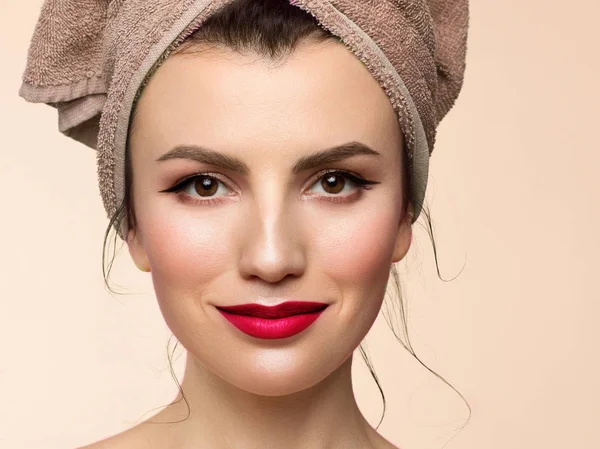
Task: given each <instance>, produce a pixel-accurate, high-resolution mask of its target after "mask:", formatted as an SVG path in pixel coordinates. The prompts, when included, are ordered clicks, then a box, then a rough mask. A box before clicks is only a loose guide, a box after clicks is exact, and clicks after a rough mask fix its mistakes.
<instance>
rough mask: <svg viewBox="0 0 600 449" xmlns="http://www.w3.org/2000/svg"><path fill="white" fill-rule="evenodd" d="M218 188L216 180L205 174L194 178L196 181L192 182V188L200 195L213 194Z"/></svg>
mask: <svg viewBox="0 0 600 449" xmlns="http://www.w3.org/2000/svg"><path fill="white" fill-rule="evenodd" d="M218 188H219V184H218V181H217V180H216V179H213V178H209V177H207V176H204V177H203V176H200V177H199V178H198V179H196V182H194V189H195V190H196V192H198V194H199V195H201V196H211V195H214V194H215V192H216V191H217V189H218Z"/></svg>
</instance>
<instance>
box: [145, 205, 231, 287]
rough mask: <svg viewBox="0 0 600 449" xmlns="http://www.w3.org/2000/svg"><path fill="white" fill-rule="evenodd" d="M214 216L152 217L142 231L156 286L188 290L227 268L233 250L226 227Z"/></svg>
mask: <svg viewBox="0 0 600 449" xmlns="http://www.w3.org/2000/svg"><path fill="white" fill-rule="evenodd" d="M216 222H217V221H216V220H215V219H214V217H213V218H212V219H208V218H207V219H205V220H195V221H191V220H190V218H189V217H181V218H178V217H177V216H176V215H171V216H170V217H169V218H168V219H157V220H152V221H150V222H149V223H148V222H147V223H148V224H149V226H147V229H146V230H145V231H144V247H145V250H146V253H147V254H148V258H149V261H150V266H151V267H152V273H153V275H152V276H153V279H154V282H155V287H157V288H160V286H164V285H168V286H170V287H171V288H174V289H176V290H184V291H185V290H189V289H194V288H197V287H198V286H200V285H203V284H205V283H208V282H210V281H211V280H213V279H215V278H216V277H218V276H219V274H220V273H223V272H224V271H226V265H227V263H228V260H229V258H230V257H231V255H232V254H233V250H232V248H230V246H229V245H230V244H231V243H230V242H232V239H231V238H230V236H229V231H228V230H227V229H226V228H224V227H219V226H216V224H215V223H216Z"/></svg>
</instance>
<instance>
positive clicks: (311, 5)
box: [19, 0, 469, 238]
mask: <svg viewBox="0 0 600 449" xmlns="http://www.w3.org/2000/svg"><path fill="white" fill-rule="evenodd" d="M233 1H237V0H156V1H152V2H149V1H147V0H127V1H124V0H77V1H73V0H46V2H45V3H44V5H43V7H42V11H41V14H40V17H39V20H38V23H37V25H36V28H35V31H34V35H33V38H32V42H31V46H30V48H29V53H28V59H27V66H26V68H25V72H24V74H23V84H22V86H21V89H20V91H19V94H20V95H21V96H22V97H23V98H25V99H26V100H27V101H30V102H36V103H46V104H49V105H51V106H54V107H56V108H57V110H58V118H59V130H60V131H61V132H62V133H64V134H65V135H67V136H69V137H72V138H73V139H76V140H77V141H79V142H82V143H84V144H85V145H87V146H89V147H91V148H94V149H96V150H97V162H98V181H99V186H100V193H101V196H102V200H103V203H104V207H105V209H106V212H107V214H108V216H109V217H111V216H113V214H114V213H115V211H116V210H117V208H118V207H119V205H120V204H121V203H122V201H123V200H124V197H125V151H126V148H127V134H128V129H129V121H130V117H131V112H132V108H133V106H134V102H135V101H136V99H137V97H138V96H139V90H140V87H141V86H143V84H144V83H145V81H147V78H148V76H150V75H151V73H152V71H153V70H155V69H156V67H157V64H158V63H160V61H161V60H164V58H165V57H167V56H168V54H169V53H170V52H172V51H173V50H174V49H175V48H177V46H178V45H179V44H180V43H181V42H183V41H184V40H185V38H186V37H187V36H189V35H190V34H191V33H192V32H193V31H194V30H196V29H198V27H200V26H202V23H203V22H204V21H205V20H206V19H207V18H208V17H210V15H211V14H213V13H214V12H215V11H217V10H218V9H219V8H220V7H222V6H224V5H227V4H229V3H231V2H233ZM257 1H258V0H257ZM282 1H285V0H282ZM288 1H289V2H290V3H291V4H292V5H294V6H297V7H299V8H301V9H303V10H304V11H306V12H308V13H310V14H311V15H312V16H314V17H315V18H316V20H317V21H318V23H319V25H321V26H322V27H323V28H324V29H326V30H328V31H329V32H331V33H332V34H334V35H336V36H338V37H339V38H340V39H341V41H342V42H343V43H344V44H345V45H346V47H347V48H348V49H349V50H350V51H352V52H353V53H354V54H355V56H356V57H357V58H359V59H360V60H361V61H362V62H363V63H364V64H365V66H366V67H367V68H368V69H369V71H370V73H371V74H372V75H373V77H374V78H375V79H377V81H378V82H379V83H380V85H381V86H382V88H383V89H384V90H385V92H386V94H387V95H388V97H389V99H390V102H391V104H392V106H393V107H394V110H395V111H396V113H397V116H398V120H399V123H400V126H401V129H402V132H403V134H404V136H405V142H406V152H407V156H408V177H409V187H410V200H411V203H412V205H413V212H414V215H413V223H414V222H415V221H416V220H417V218H418V217H419V214H420V211H421V208H422V204H423V201H424V197H425V189H426V186H427V177H428V171H429V157H430V156H431V153H432V151H433V147H434V144H435V138H436V128H437V125H438V123H439V122H440V120H442V118H443V117H444V116H445V115H446V114H447V112H448V111H449V110H450V108H451V107H452V106H453V104H454V102H455V100H456V98H457V97H458V94H459V92H460V90H461V88H462V84H463V77H464V72H465V59H466V45H467V31H468V21H469V14H468V0H370V1H367V0H331V1H327V0H288ZM125 222H126V220H125ZM125 226H126V224H125ZM126 232H127V228H126V227H122V228H121V229H117V233H118V234H119V236H120V237H121V238H125V237H126Z"/></svg>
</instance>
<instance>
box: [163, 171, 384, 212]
mask: <svg viewBox="0 0 600 449" xmlns="http://www.w3.org/2000/svg"><path fill="white" fill-rule="evenodd" d="M332 174H335V175H342V176H343V177H345V178H348V179H349V180H350V181H351V182H352V183H354V184H355V185H356V186H357V188H358V189H359V191H360V190H371V189H372V187H371V185H373V184H379V182H376V181H369V180H366V179H364V178H361V177H359V176H356V175H354V174H353V173H351V172H349V171H346V170H325V171H323V172H322V173H319V176H317V177H316V180H315V183H316V182H317V181H319V180H320V179H322V178H323V177H325V176H326V175H332ZM200 177H202V178H204V177H206V178H212V179H214V180H216V181H218V182H221V183H223V184H225V185H227V182H225V181H224V180H222V179H221V177H220V175H218V174H216V173H207V172H204V173H195V174H193V175H190V176H187V177H185V178H183V179H182V180H181V181H179V182H177V184H176V185H174V186H173V187H171V188H169V189H166V190H161V192H165V193H175V194H177V195H180V196H181V197H182V198H183V200H184V201H185V202H190V203H192V204H202V205H207V206H212V205H216V204H220V203H222V202H223V201H226V199H225V197H220V198H208V199H203V200H198V199H195V198H194V197H191V196H190V195H185V194H183V195H182V194H181V193H182V191H183V190H184V188H185V187H187V186H188V185H189V184H190V183H191V182H192V181H194V180H195V179H197V178H200ZM315 183H313V185H314V184H315ZM354 196H355V193H351V194H349V195H345V196H337V195H332V196H324V197H322V198H325V199H324V201H329V202H332V203H345V202H347V201H350V200H351V199H352V198H353V197H354Z"/></svg>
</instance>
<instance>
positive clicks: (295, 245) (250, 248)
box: [239, 201, 306, 283]
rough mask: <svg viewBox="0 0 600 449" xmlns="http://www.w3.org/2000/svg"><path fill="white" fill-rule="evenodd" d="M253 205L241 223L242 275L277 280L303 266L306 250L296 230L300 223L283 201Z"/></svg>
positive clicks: (301, 268) (240, 262)
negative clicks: (275, 204)
mask: <svg viewBox="0 0 600 449" xmlns="http://www.w3.org/2000/svg"><path fill="white" fill-rule="evenodd" d="M267 208H268V209H269V211H268V212H267V213H261V212H259V209H260V208H258V207H254V208H253V209H252V210H251V211H249V214H248V220H247V221H246V223H244V225H245V226H244V230H243V233H242V234H243V237H242V248H241V257H240V261H239V269H240V273H241V275H242V276H243V277H244V278H245V279H250V278H252V277H257V278H260V279H262V280H264V281H265V282H269V283H277V282H280V281H282V280H283V279H284V278H285V277H286V276H288V275H291V276H296V277H298V276H300V275H302V273H303V272H304V270H305V265H306V260H305V253H304V249H303V246H302V242H301V240H300V239H301V236H300V233H299V232H298V230H299V228H298V227H299V226H300V223H299V221H300V220H298V217H295V216H294V215H293V213H292V212H293V211H292V210H291V207H286V206H285V204H283V201H281V202H279V201H278V202H277V206H274V207H273V206H268V207H263V208H262V209H263V210H265V209H267Z"/></svg>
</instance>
